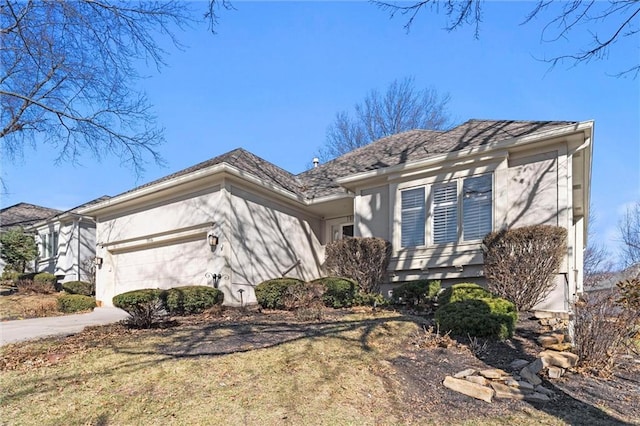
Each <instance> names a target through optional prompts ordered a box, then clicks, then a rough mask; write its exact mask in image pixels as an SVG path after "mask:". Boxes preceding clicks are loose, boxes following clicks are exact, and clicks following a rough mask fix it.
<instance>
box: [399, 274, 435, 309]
mask: <svg viewBox="0 0 640 426" xmlns="http://www.w3.org/2000/svg"><path fill="white" fill-rule="evenodd" d="M440 289H441V285H440V281H428V280H416V281H408V282H404V283H402V284H400V285H399V286H398V287H396V288H395V289H394V290H393V295H392V296H391V299H392V300H393V302H394V303H399V304H405V305H410V306H414V305H421V304H423V303H425V302H429V301H432V300H434V299H435V297H436V296H437V295H438V292H440Z"/></svg>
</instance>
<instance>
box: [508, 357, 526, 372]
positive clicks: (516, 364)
mask: <svg viewBox="0 0 640 426" xmlns="http://www.w3.org/2000/svg"><path fill="white" fill-rule="evenodd" d="M527 365H529V361H527V360H526V359H514V360H513V361H511V364H509V367H510V368H511V369H513V370H521V369H522V367H525V366H527Z"/></svg>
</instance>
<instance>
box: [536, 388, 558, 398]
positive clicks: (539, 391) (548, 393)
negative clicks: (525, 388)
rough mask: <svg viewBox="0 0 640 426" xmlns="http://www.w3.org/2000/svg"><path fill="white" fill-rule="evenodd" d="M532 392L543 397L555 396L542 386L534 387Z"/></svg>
mask: <svg viewBox="0 0 640 426" xmlns="http://www.w3.org/2000/svg"><path fill="white" fill-rule="evenodd" d="M533 390H534V391H536V392H538V393H543V394H545V395H547V396H550V397H551V396H553V395H555V394H556V393H555V392H554V391H552V390H551V389H547V388H545V387H544V386H542V385H538V386H536V387H535V388H534V389H533Z"/></svg>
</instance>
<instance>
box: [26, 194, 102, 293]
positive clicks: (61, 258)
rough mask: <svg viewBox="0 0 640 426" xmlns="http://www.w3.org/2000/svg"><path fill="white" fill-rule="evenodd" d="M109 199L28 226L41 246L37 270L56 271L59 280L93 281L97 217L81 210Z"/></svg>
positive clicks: (52, 272)
mask: <svg viewBox="0 0 640 426" xmlns="http://www.w3.org/2000/svg"><path fill="white" fill-rule="evenodd" d="M108 199H109V197H108V196H106V195H105V196H102V197H100V198H97V199H95V200H93V201H90V202H88V203H84V204H82V205H80V206H78V207H75V208H73V209H70V210H67V211H64V212H60V211H58V212H57V213H56V214H53V215H50V216H49V217H47V218H45V219H43V220H40V221H38V222H35V223H32V224H31V225H30V226H28V227H27V228H26V230H27V231H28V232H32V233H33V234H34V235H35V240H36V244H37V245H38V253H39V255H38V258H37V259H36V262H35V271H36V272H49V273H51V274H54V275H56V276H57V277H58V281H59V282H67V281H90V280H92V272H91V270H92V267H91V265H92V262H93V260H94V258H95V255H96V254H95V250H96V249H95V247H96V225H95V222H94V220H93V218H91V217H90V216H86V215H82V214H79V213H78V211H79V210H80V209H83V208H87V207H89V206H91V205H93V204H96V203H100V202H103V201H105V200H108Z"/></svg>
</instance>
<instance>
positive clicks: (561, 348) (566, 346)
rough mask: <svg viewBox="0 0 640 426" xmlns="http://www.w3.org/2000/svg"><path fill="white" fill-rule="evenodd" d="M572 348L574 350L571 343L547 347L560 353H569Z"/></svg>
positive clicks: (546, 347)
mask: <svg viewBox="0 0 640 426" xmlns="http://www.w3.org/2000/svg"><path fill="white" fill-rule="evenodd" d="M571 348H573V345H572V344H571V343H569V342H564V343H555V344H553V345H548V346H545V349H552V350H554V351H558V352H563V351H568V350H569V349H571Z"/></svg>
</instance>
